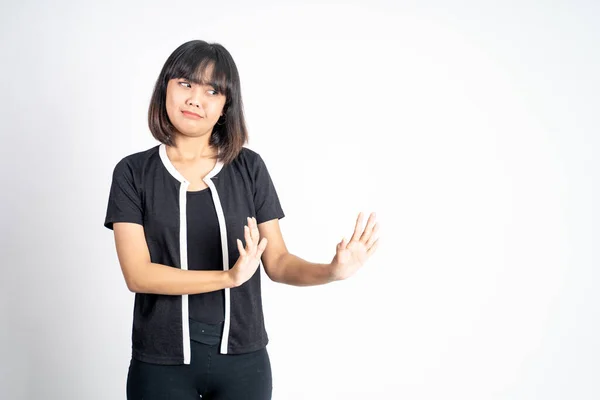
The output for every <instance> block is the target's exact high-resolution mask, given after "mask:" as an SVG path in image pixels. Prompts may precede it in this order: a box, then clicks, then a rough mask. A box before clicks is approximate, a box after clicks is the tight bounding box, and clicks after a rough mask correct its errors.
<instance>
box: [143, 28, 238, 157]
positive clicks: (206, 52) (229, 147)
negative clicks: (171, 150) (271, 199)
mask: <svg viewBox="0 0 600 400" xmlns="http://www.w3.org/2000/svg"><path fill="white" fill-rule="evenodd" d="M208 68H212V71H211V76H206V75H205V72H206V70H207V69H208ZM178 78H183V79H186V80H189V81H190V82H194V83H198V84H210V85H212V86H213V87H214V88H215V90H216V91H218V92H220V93H223V94H224V95H225V98H226V101H225V106H224V107H223V116H222V117H221V118H219V121H218V122H217V124H216V125H215V126H214V128H213V132H212V135H211V137H210V142H209V143H210V145H211V146H215V147H217V148H218V149H219V159H220V160H221V161H222V162H223V163H225V164H228V163H230V162H231V161H233V160H234V159H235V158H236V157H237V155H238V154H239V152H240V151H241V150H242V147H243V146H244V144H245V143H246V142H247V140H248V131H247V130H246V121H245V119H244V111H243V104H242V95H241V89H240V77H239V74H238V70H237V67H236V65H235V62H234V61H233V58H232V57H231V54H229V52H228V51H227V50H226V49H225V47H223V46H222V45H220V44H218V43H207V42H205V41H203V40H192V41H189V42H187V43H184V44H182V45H181V46H179V47H178V48H177V49H175V51H174V52H173V53H172V54H171V55H170V56H169V58H168V59H167V61H166V62H165V65H164V66H163V68H162V71H161V72H160V75H159V76H158V79H157V81H156V85H155V86H154V92H153V93H152V97H151V99H150V107H149V108H148V125H149V127H150V131H151V132H152V136H154V138H155V139H156V140H158V141H159V142H161V143H164V144H166V145H169V146H173V145H174V144H175V127H174V126H173V124H171V121H170V120H169V116H168V115H167V109H166V95H167V84H168V82H169V80H171V79H178ZM222 121H224V122H222Z"/></svg>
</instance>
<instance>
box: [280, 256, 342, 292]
mask: <svg viewBox="0 0 600 400" xmlns="http://www.w3.org/2000/svg"><path fill="white" fill-rule="evenodd" d="M271 279H273V280H274V281H275V282H279V283H285V284H288V285H293V286H315V285H323V284H326V283H330V282H333V281H334V280H335V279H333V276H332V274H331V267H330V265H329V264H317V263H311V262H308V261H306V260H303V259H302V258H300V257H298V256H295V255H293V254H290V253H286V254H284V255H282V256H281V257H280V258H279V260H278V262H277V267H276V269H275V273H274V276H272V277H271Z"/></svg>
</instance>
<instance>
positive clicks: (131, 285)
mask: <svg viewBox="0 0 600 400" xmlns="http://www.w3.org/2000/svg"><path fill="white" fill-rule="evenodd" d="M125 284H126V285H127V289H129V291H130V292H131V293H140V287H139V285H138V284H137V282H135V281H134V280H133V279H131V278H129V279H125Z"/></svg>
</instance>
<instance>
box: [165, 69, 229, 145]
mask: <svg viewBox="0 0 600 400" xmlns="http://www.w3.org/2000/svg"><path fill="white" fill-rule="evenodd" d="M225 100H226V99H225V95H224V94H221V93H218V92H217V91H216V90H215V88H213V87H212V86H210V85H206V84H203V85H200V84H197V83H193V82H190V81H187V80H185V79H183V78H181V79H171V80H170V81H169V82H168V84H167V98H166V107H167V115H168V116H169V119H170V120H171V123H172V124H173V126H174V127H175V129H177V131H178V132H179V133H181V134H182V135H186V136H193V137H199V136H203V135H206V134H208V135H209V136H210V134H211V133H212V130H213V127H214V126H215V124H216V123H217V121H218V120H219V117H220V116H221V115H222V113H223V106H224V105H225Z"/></svg>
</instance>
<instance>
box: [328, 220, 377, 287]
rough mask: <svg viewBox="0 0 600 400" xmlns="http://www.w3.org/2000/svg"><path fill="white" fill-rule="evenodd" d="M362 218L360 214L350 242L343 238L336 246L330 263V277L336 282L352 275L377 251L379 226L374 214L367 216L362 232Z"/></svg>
mask: <svg viewBox="0 0 600 400" xmlns="http://www.w3.org/2000/svg"><path fill="white" fill-rule="evenodd" d="M363 218H364V217H363V213H360V214H359V215H358V218H357V220H356V226H355V228H354V233H353V235H352V238H351V239H350V241H346V239H345V238H344V239H342V241H341V242H340V243H338V244H337V246H336V253H335V256H334V257H333V260H332V261H331V268H332V275H333V277H334V279H336V280H341V279H346V278H348V277H350V276H352V275H354V273H355V272H356V271H358V269H360V268H361V267H362V266H363V265H365V263H366V262H367V260H368V259H369V257H370V256H371V255H372V254H373V252H375V250H376V249H377V243H378V241H379V238H378V237H377V232H378V230H379V225H378V224H377V222H376V220H375V218H376V217H375V213H371V215H370V216H369V220H368V221H367V225H366V226H365V229H364V230H363V229H362V225H363Z"/></svg>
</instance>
